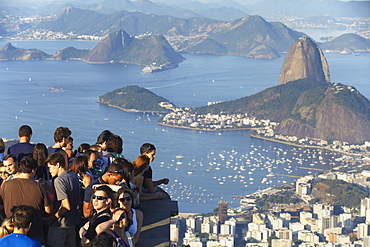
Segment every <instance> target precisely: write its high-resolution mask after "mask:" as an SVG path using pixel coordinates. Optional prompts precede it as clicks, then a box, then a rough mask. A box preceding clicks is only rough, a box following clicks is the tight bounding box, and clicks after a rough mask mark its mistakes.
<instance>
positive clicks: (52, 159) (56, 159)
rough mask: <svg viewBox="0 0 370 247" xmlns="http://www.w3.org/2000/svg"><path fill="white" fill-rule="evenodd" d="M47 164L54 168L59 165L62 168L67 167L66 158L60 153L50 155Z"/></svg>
mask: <svg viewBox="0 0 370 247" xmlns="http://www.w3.org/2000/svg"><path fill="white" fill-rule="evenodd" d="M45 162H46V164H50V165H53V166H56V165H58V163H59V165H60V166H61V167H64V165H65V159H64V156H63V155H62V154H61V153H59V152H55V153H52V154H50V155H49V156H48V157H47V159H46V161H45Z"/></svg>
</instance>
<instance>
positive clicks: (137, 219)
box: [116, 188, 144, 244]
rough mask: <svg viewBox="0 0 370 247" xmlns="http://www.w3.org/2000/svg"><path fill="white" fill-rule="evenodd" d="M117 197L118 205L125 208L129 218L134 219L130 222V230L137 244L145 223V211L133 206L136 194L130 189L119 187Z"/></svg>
mask: <svg viewBox="0 0 370 247" xmlns="http://www.w3.org/2000/svg"><path fill="white" fill-rule="evenodd" d="M116 198H117V201H116V206H118V207H119V208H123V209H125V210H126V211H127V214H128V216H129V218H130V219H132V224H130V228H129V229H128V231H129V232H130V233H131V234H133V241H134V244H136V243H137V241H138V240H139V236H140V231H141V227H142V225H143V218H144V216H143V212H141V211H140V210H138V209H134V208H133V198H134V195H133V193H132V191H131V190H130V189H127V188H121V189H119V190H118V191H117V194H116Z"/></svg>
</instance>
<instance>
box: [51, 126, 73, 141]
mask: <svg viewBox="0 0 370 247" xmlns="http://www.w3.org/2000/svg"><path fill="white" fill-rule="evenodd" d="M71 134H72V132H71V131H70V130H69V129H68V128H67V127H59V128H57V129H56V130H55V132H54V141H55V142H61V141H63V138H67V137H69V136H70V135H71Z"/></svg>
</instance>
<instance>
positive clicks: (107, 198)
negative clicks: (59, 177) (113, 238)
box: [79, 186, 113, 246]
mask: <svg viewBox="0 0 370 247" xmlns="http://www.w3.org/2000/svg"><path fill="white" fill-rule="evenodd" d="M112 198H113V191H112V190H111V188H109V187H108V186H99V187H98V188H96V190H95V192H94V193H93V195H92V196H91V202H92V206H93V212H92V217H91V219H90V220H89V221H88V222H87V223H86V224H85V225H84V226H83V227H81V228H80V231H79V236H80V238H81V245H82V246H88V244H89V243H90V242H91V240H92V239H93V238H94V237H95V236H96V235H97V232H96V227H97V226H98V225H99V224H101V223H103V222H105V221H108V220H110V214H111V211H110V207H111V204H112Z"/></svg>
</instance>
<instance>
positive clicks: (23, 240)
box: [0, 233, 41, 247]
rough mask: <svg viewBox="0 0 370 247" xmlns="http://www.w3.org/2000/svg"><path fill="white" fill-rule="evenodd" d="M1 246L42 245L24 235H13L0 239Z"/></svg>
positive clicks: (31, 246) (33, 246) (28, 246)
mask: <svg viewBox="0 0 370 247" xmlns="http://www.w3.org/2000/svg"><path fill="white" fill-rule="evenodd" d="M0 246H12V247H41V244H40V243H39V242H37V241H36V240H33V239H32V238H30V237H27V236H26V235H24V234H20V233H12V234H9V235H6V236H5V237H3V238H0Z"/></svg>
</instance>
